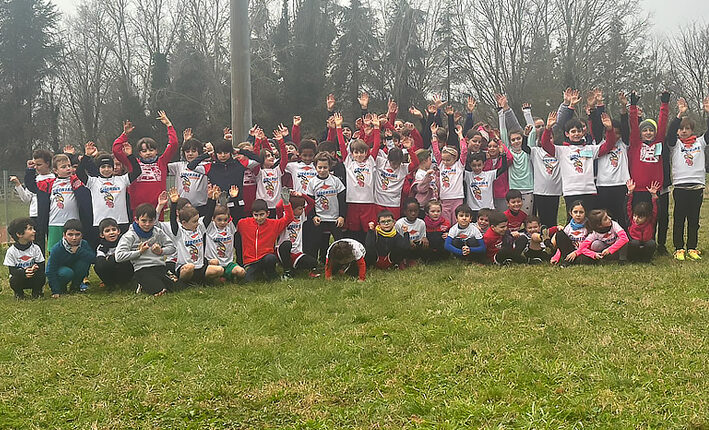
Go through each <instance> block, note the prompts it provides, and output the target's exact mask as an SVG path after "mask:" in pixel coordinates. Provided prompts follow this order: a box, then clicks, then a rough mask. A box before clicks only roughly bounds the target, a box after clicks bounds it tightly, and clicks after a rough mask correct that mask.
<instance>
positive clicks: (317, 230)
mask: <svg viewBox="0 0 709 430" xmlns="http://www.w3.org/2000/svg"><path fill="white" fill-rule="evenodd" d="M330 236H332V238H333V240H340V239H342V229H339V228H337V222H335V221H323V222H321V223H320V225H318V226H315V225H313V237H314V238H315V242H316V243H317V249H316V253H315V254H312V255H314V256H315V257H316V258H317V259H318V260H319V261H320V263H321V264H325V257H327V249H328V248H329V247H330ZM304 237H305V236H304Z"/></svg>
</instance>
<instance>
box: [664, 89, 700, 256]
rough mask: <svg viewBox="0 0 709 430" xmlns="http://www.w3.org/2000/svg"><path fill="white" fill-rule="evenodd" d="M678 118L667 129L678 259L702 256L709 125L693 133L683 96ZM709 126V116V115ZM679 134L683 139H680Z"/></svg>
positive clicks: (674, 240) (674, 236)
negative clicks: (700, 244)
mask: <svg viewBox="0 0 709 430" xmlns="http://www.w3.org/2000/svg"><path fill="white" fill-rule="evenodd" d="M677 108H678V110H679V112H678V113H677V118H675V119H674V120H673V121H672V123H671V124H670V127H669V130H668V132H667V145H668V146H669V151H670V158H671V161H672V184H673V185H674V191H673V192H672V197H673V198H674V202H675V210H674V221H673V227H672V240H673V242H674V245H675V253H674V257H675V259H676V260H678V261H684V260H685V255H686V258H688V259H690V260H695V261H696V260H701V259H702V257H701V253H700V252H699V251H698V250H697V239H698V234H699V213H700V211H701V208H702V200H703V197H704V186H705V183H706V174H705V172H704V167H705V165H704V158H705V153H704V151H705V150H706V147H707V139H709V128H707V131H706V132H705V133H704V135H703V136H699V137H697V136H696V135H695V134H694V129H695V128H696V127H695V124H694V121H692V119H691V118H688V117H684V116H685V114H686V113H687V111H688V110H689V108H688V106H687V102H686V101H685V100H684V99H683V98H680V99H679V100H678V101H677ZM704 112H705V113H709V97H707V98H705V99H704ZM683 117H684V118H683ZM707 125H708V126H709V119H707ZM677 138H679V140H680V141H681V142H680V144H678V142H677ZM685 222H686V223H687V251H686V253H685V250H684V245H685V242H684V224H685Z"/></svg>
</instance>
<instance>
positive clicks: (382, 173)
mask: <svg viewBox="0 0 709 430" xmlns="http://www.w3.org/2000/svg"><path fill="white" fill-rule="evenodd" d="M408 174H409V163H401V165H399V168H397V169H394V168H393V167H392V166H391V163H389V159H387V157H386V156H381V155H380V156H379V157H377V173H376V176H375V177H374V184H375V185H374V203H376V204H378V205H379V206H384V207H389V208H394V207H396V208H398V207H399V206H400V205H401V191H402V190H403V189H404V180H405V179H406V175H408Z"/></svg>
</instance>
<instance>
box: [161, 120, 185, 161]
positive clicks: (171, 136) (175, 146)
mask: <svg viewBox="0 0 709 430" xmlns="http://www.w3.org/2000/svg"><path fill="white" fill-rule="evenodd" d="M158 119H159V120H160V122H162V123H163V124H165V126H166V127H167V148H165V152H163V153H162V155H161V156H160V158H159V160H161V161H163V162H164V163H165V164H167V163H168V162H169V161H170V160H172V157H174V156H175V154H177V151H178V150H179V149H180V142H179V141H178V140H177V132H176V131H175V127H173V126H172V122H170V119H169V118H168V117H167V115H166V114H165V111H162V110H161V111H158Z"/></svg>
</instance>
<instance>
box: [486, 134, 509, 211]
mask: <svg viewBox="0 0 709 430" xmlns="http://www.w3.org/2000/svg"><path fill="white" fill-rule="evenodd" d="M505 158H506V162H507V166H508V167H509V166H510V165H511V164H512V161H513V159H512V153H511V152H510V150H509V149H507V147H506V146H505V145H504V144H503V143H502V141H500V140H498V139H494V138H493V139H491V140H490V143H488V144H487V159H486V160H485V165H484V167H483V169H484V170H497V169H500V168H501V167H502V163H503V161H502V160H503V159H505ZM509 190H510V181H509V177H508V172H504V173H502V174H501V175H500V176H499V178H497V179H496V180H495V182H494V183H493V185H492V192H493V198H494V199H493V201H494V203H495V207H494V208H495V209H498V210H501V211H504V210H506V209H507V201H506V200H505V195H506V194H507V191H509Z"/></svg>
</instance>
